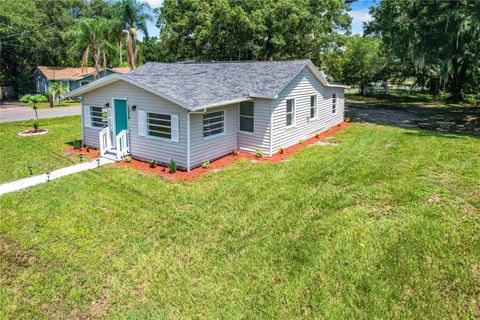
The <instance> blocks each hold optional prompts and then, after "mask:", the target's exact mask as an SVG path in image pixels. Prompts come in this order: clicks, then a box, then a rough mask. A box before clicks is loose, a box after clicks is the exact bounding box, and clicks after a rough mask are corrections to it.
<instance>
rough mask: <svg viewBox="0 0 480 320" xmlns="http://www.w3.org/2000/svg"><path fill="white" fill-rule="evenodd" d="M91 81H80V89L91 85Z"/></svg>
mask: <svg viewBox="0 0 480 320" xmlns="http://www.w3.org/2000/svg"><path fill="white" fill-rule="evenodd" d="M89 83H90V81H80V87H81V86H85V85H87V84H89Z"/></svg>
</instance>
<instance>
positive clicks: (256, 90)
mask: <svg viewBox="0 0 480 320" xmlns="http://www.w3.org/2000/svg"><path fill="white" fill-rule="evenodd" d="M308 62H309V60H295V61H252V62H211V63H158V62H149V63H147V64H145V65H143V66H142V67H140V68H138V69H136V70H133V71H131V72H130V73H128V74H126V75H122V77H123V78H128V79H129V80H131V81H133V82H135V83H138V84H140V85H142V86H144V87H146V88H150V89H152V90H155V91H157V92H160V93H163V94H165V95H166V96H168V97H170V98H173V99H175V100H177V101H180V102H182V103H183V104H184V105H188V106H189V107H190V108H192V109H197V108H200V107H205V106H208V105H212V104H217V103H222V102H225V101H229V100H235V99H242V98H246V97H248V96H252V97H274V96H275V95H276V94H278V92H279V91H280V90H281V89H282V88H283V86H284V85H286V84H287V82H288V81H289V80H290V79H291V78H292V77H294V76H295V75H296V74H297V73H298V72H299V71H300V70H301V69H302V68H303V67H304V66H305V65H306V64H307V63H308Z"/></svg>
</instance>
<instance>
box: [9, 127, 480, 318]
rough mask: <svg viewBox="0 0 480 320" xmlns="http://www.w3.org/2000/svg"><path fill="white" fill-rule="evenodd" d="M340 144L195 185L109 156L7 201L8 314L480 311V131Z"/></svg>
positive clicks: (393, 135) (352, 136) (355, 131)
mask: <svg viewBox="0 0 480 320" xmlns="http://www.w3.org/2000/svg"><path fill="white" fill-rule="evenodd" d="M335 139H336V140H339V141H341V144H340V145H339V146H337V147H319V146H314V147H309V148H306V149H304V150H302V151H300V152H299V153H297V154H296V155H295V156H294V157H292V158H291V159H290V161H288V162H283V163H276V164H272V163H252V162H249V161H240V162H237V163H236V164H235V165H233V166H231V167H229V168H226V169H224V170H222V171H220V172H218V173H210V174H207V175H206V176H204V177H202V178H200V179H199V180H196V181H193V182H180V181H177V182H169V181H165V180H162V179H160V178H158V177H156V176H149V175H144V174H142V173H140V172H138V171H135V170H133V169H129V168H124V167H118V166H107V167H102V168H99V169H95V170H92V171H88V172H85V173H82V174H79V175H73V176H69V177H65V178H62V179H59V180H55V181H52V182H50V183H48V184H44V185H41V186H37V187H34V188H31V189H28V190H25V191H21V192H18V193H14V194H7V195H4V196H2V197H1V201H0V318H4V319H14V318H36V319H43V318H45V319H46V318H64V319H72V318H87V319H91V318H108V319H159V318H160V319H161V318H213V319H216V318H228V319H235V318H248V319H251V318H269V319H270V318H282V319H284V318H287V319H298V318H306V317H311V318H329V319H345V318H349V319H351V318H355V319H358V318H365V319H386V318H397V319H399V318H401V319H404V318H409V319H422V318H423V319H439V318H478V317H480V300H479V298H478V297H479V293H480V292H479V290H480V288H479V283H480V245H479V244H480V220H479V219H480V191H479V189H478V181H480V166H478V156H479V150H480V139H478V138H474V137H469V136H457V135H447V134H436V133H431V132H428V131H416V130H403V129H398V128H393V127H387V126H377V125H367V124H352V125H351V126H350V127H348V128H346V129H345V130H343V131H342V132H340V133H338V134H336V136H335ZM61 140H62V141H65V140H69V139H67V138H66V137H65V138H63V139H61ZM2 163H3V162H2ZM2 170H4V169H2Z"/></svg>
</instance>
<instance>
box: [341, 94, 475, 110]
mask: <svg viewBox="0 0 480 320" xmlns="http://www.w3.org/2000/svg"><path fill="white" fill-rule="evenodd" d="M346 97H347V99H349V100H354V101H361V102H365V103H369V104H382V105H384V104H388V105H397V106H412V105H413V106H425V105H430V106H435V107H438V106H447V107H448V106H467V107H471V106H479V105H480V100H479V97H478V96H477V97H475V96H473V95H468V96H466V97H465V98H466V101H465V102H463V103H450V102H448V100H447V98H448V96H440V97H435V96H434V95H432V94H430V93H427V92H389V93H387V94H385V93H381V92H377V93H375V92H371V93H366V94H365V95H364V96H362V95H360V94H359V93H349V94H346Z"/></svg>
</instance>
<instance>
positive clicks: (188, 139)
mask: <svg viewBox="0 0 480 320" xmlns="http://www.w3.org/2000/svg"><path fill="white" fill-rule="evenodd" d="M187 171H188V172H190V112H187Z"/></svg>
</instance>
